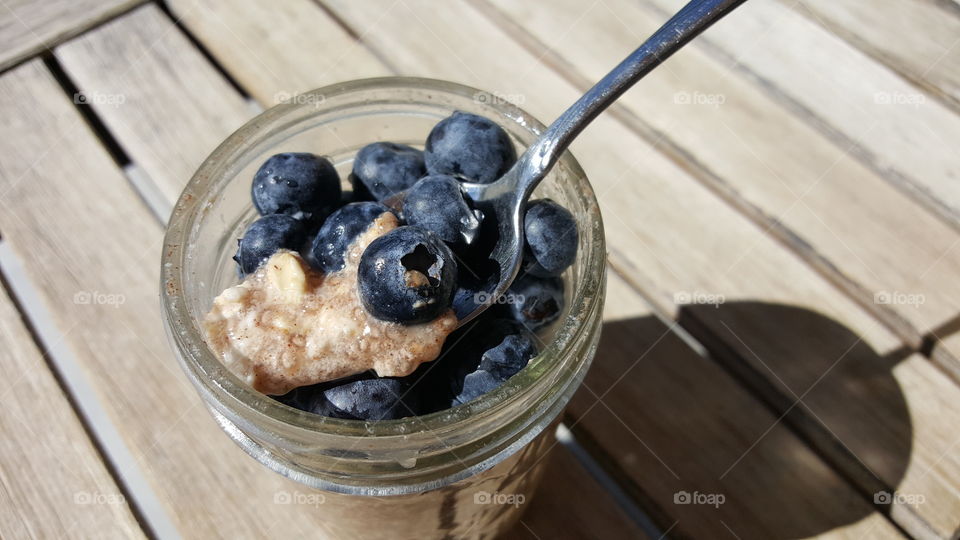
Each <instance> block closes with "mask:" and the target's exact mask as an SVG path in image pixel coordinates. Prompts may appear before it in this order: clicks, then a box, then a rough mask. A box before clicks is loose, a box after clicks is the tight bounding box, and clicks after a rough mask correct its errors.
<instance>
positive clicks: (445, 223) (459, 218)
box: [403, 174, 483, 246]
mask: <svg viewBox="0 0 960 540" xmlns="http://www.w3.org/2000/svg"><path fill="white" fill-rule="evenodd" d="M482 217H483V214H481V213H480V212H478V211H476V210H472V209H471V208H470V206H469V205H468V204H467V201H466V199H465V198H464V193H463V190H462V189H461V188H460V182H458V181H457V179H456V178H454V177H452V176H448V175H445V174H437V175H431V176H426V177H424V178H421V179H420V180H418V181H417V183H416V184H414V185H413V187H411V188H410V190H409V191H408V192H407V195H406V197H405V198H404V199H403V219H404V220H405V221H406V223H407V224H408V225H413V226H416V227H420V228H421V229H426V230H428V231H431V232H433V233H435V234H436V235H437V236H439V237H440V239H441V240H443V241H444V242H446V243H447V244H449V245H451V246H462V245H469V244H471V243H473V241H474V240H475V239H476V237H477V233H478V232H479V231H480V220H481V218H482Z"/></svg>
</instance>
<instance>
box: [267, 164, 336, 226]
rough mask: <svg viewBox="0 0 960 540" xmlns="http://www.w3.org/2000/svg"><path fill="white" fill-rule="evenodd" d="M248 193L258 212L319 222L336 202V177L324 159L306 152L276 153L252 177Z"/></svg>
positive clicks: (331, 165) (330, 165) (333, 170)
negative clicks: (250, 189) (249, 192)
mask: <svg viewBox="0 0 960 540" xmlns="http://www.w3.org/2000/svg"><path fill="white" fill-rule="evenodd" d="M252 195H253V205H254V206H255V207H256V208H257V211H258V212H260V214H261V215H268V214H288V215H291V216H293V217H295V218H298V219H303V220H306V221H311V220H312V221H316V222H319V221H320V220H321V219H323V218H324V217H325V216H326V215H327V214H328V213H329V212H330V211H331V210H332V209H333V208H334V207H336V206H337V204H338V203H339V201H340V178H339V177H338V176H337V170H336V169H334V168H333V164H332V163H330V160H328V159H326V158H323V157H320V156H316V155H313V154H310V153H306V152H289V153H285V154H276V155H274V156H271V157H270V158H269V159H267V160H266V161H265V162H263V165H261V166H260V169H259V170H257V173H256V174H255V175H254V176H253V188H252Z"/></svg>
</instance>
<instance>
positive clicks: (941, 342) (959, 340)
mask: <svg viewBox="0 0 960 540" xmlns="http://www.w3.org/2000/svg"><path fill="white" fill-rule="evenodd" d="M932 341H933V348H932V350H931V351H930V358H931V359H933V361H934V362H936V363H938V364H940V365H942V366H953V365H960V332H957V331H954V332H953V333H950V334H944V335H939V336H936V337H934V338H933V340H932ZM955 375H956V373H955Z"/></svg>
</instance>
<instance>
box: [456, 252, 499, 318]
mask: <svg viewBox="0 0 960 540" xmlns="http://www.w3.org/2000/svg"><path fill="white" fill-rule="evenodd" d="M458 268H459V265H458ZM459 275H460V280H459V282H458V283H457V289H456V291H454V293H453V311H454V313H456V314H457V318H458V319H462V318H464V317H466V316H467V315H469V314H471V313H473V311H474V310H475V309H477V307H479V306H481V305H483V304H488V303H490V302H489V300H490V293H489V291H493V289H494V288H496V285H497V280H496V278H495V277H494V276H492V275H490V276H487V277H480V276H477V275H474V274H471V273H469V272H468V271H467V270H465V269H459ZM497 307H498V305H497V304H494V305H492V306H490V309H495V308H497Z"/></svg>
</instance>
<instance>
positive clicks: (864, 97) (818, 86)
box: [644, 0, 960, 223]
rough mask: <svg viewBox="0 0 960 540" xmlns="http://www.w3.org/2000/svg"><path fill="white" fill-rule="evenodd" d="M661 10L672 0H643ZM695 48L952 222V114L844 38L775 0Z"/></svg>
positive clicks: (750, 7) (956, 210)
mask: <svg viewBox="0 0 960 540" xmlns="http://www.w3.org/2000/svg"><path fill="white" fill-rule="evenodd" d="M644 4H646V5H648V6H656V8H657V10H658V12H659V13H660V15H661V16H663V17H665V16H666V14H667V13H668V12H669V13H670V14H672V13H673V12H674V11H676V2H674V1H673V0H646V1H645V2H644ZM694 46H697V47H701V48H703V49H704V50H709V51H711V52H712V53H716V54H718V55H720V57H721V58H723V59H724V60H725V61H727V62H728V63H731V64H733V63H735V65H736V66H737V67H738V69H740V70H741V71H743V72H745V73H747V74H749V76H750V77H752V78H754V79H755V80H757V81H759V82H760V83H761V85H762V86H763V87H764V88H766V89H767V90H769V91H770V92H772V93H773V94H774V95H776V96H779V97H781V98H783V99H784V100H785V102H787V103H790V104H791V105H792V106H794V107H796V108H797V109H798V110H799V111H801V114H803V115H804V116H805V117H806V118H807V119H808V120H810V121H811V122H813V123H814V124H815V125H817V126H819V127H821V128H822V129H824V130H825V131H826V132H827V133H830V134H832V135H834V136H836V138H837V139H838V142H839V144H840V145H841V146H850V151H851V152H853V153H854V154H855V155H857V156H858V157H860V158H861V159H863V160H864V161H865V162H867V163H869V164H871V166H872V167H874V168H876V169H877V170H879V171H881V172H883V173H884V174H885V176H886V177H887V178H888V179H890V180H891V181H892V182H894V183H895V184H896V185H898V186H899V187H901V188H902V189H904V190H905V191H909V192H911V193H914V194H915V195H917V197H918V198H920V199H921V200H922V201H924V202H925V203H928V204H930V206H931V208H932V209H934V210H936V211H940V212H942V213H943V215H944V216H945V217H946V218H948V219H950V220H952V221H953V222H954V223H958V222H960V217H958V216H960V189H958V188H957V180H958V179H960V161H958V160H957V159H956V151H955V144H954V142H953V141H956V140H960V117H958V116H957V115H956V114H954V113H953V111H951V110H950V108H948V107H947V106H945V105H944V104H942V103H940V102H938V101H936V100H933V99H930V98H929V96H927V95H926V94H925V93H924V92H923V91H922V90H921V89H919V88H917V87H916V86H914V85H912V84H910V83H909V82H908V81H906V80H904V79H903V78H902V77H900V76H899V75H898V74H896V73H894V72H893V71H891V70H890V69H888V68H887V67H885V66H883V65H881V64H879V63H878V62H876V61H874V60H873V59H871V58H870V57H868V56H867V55H866V54H864V53H862V52H860V51H859V50H857V49H856V48H855V47H854V46H853V45H851V44H849V43H847V42H845V41H843V40H842V39H840V38H838V37H837V36H835V35H833V34H831V33H830V32H829V31H828V30H826V29H824V28H823V27H821V26H820V25H818V24H817V23H815V22H813V21H812V20H810V19H808V18H806V17H804V16H803V15H801V14H799V13H797V12H794V11H791V10H790V9H789V8H787V7H786V6H784V5H782V4H780V3H778V2H747V3H746V4H744V5H743V6H741V7H740V8H738V9H737V11H736V13H734V14H733V16H732V17H730V18H729V19H727V20H724V21H723V22H722V23H721V24H717V25H715V26H714V27H713V28H710V29H709V30H708V31H707V32H706V33H704V35H703V36H702V37H701V38H700V39H699V40H698V42H697V43H696V44H694Z"/></svg>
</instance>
